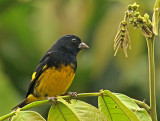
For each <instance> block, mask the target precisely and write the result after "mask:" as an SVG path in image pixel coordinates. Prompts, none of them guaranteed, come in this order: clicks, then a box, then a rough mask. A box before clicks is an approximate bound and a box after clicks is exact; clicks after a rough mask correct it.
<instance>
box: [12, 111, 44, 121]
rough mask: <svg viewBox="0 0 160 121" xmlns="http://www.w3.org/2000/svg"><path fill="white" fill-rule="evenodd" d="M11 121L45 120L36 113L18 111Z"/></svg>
mask: <svg viewBox="0 0 160 121" xmlns="http://www.w3.org/2000/svg"><path fill="white" fill-rule="evenodd" d="M11 121H45V119H44V118H43V117H42V116H41V115H40V114H38V113H37V112H34V111H18V112H17V113H16V115H14V116H13V118H12V120H11Z"/></svg>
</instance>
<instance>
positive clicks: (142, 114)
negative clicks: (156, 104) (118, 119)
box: [113, 93, 152, 121]
mask: <svg viewBox="0 0 160 121" xmlns="http://www.w3.org/2000/svg"><path fill="white" fill-rule="evenodd" d="M113 94H115V96H116V97H117V98H119V99H120V100H121V101H122V103H123V104H124V105H126V106H127V107H128V108H129V109H130V110H132V111H133V112H134V113H135V114H136V116H137V117H138V119H139V120H140V121H152V120H151V118H150V116H149V114H148V113H147V111H146V110H145V109H143V108H140V107H139V106H138V105H137V104H136V103H135V102H134V101H133V100H132V99H131V98H129V97H128V96H126V95H123V94H119V93H113Z"/></svg>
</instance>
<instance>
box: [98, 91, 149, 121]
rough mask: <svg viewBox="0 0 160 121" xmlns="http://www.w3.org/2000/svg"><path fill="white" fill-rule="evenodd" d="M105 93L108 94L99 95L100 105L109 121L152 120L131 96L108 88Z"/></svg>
mask: <svg viewBox="0 0 160 121" xmlns="http://www.w3.org/2000/svg"><path fill="white" fill-rule="evenodd" d="M104 93H105V94H106V96H99V97H98V106H99V109H100V110H101V111H102V112H103V113H104V114H105V115H106V117H107V119H108V121H139V120H140V121H151V118H150V116H149V115H148V114H147V112H146V111H145V110H144V109H141V108H139V107H138V105H137V104H136V103H135V102H134V101H133V100H132V99H131V98H129V97H127V96H125V95H123V94H118V93H111V92H110V91H108V90H105V91H104Z"/></svg>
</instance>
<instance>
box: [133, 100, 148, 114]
mask: <svg viewBox="0 0 160 121" xmlns="http://www.w3.org/2000/svg"><path fill="white" fill-rule="evenodd" d="M132 100H133V101H134V102H135V103H136V104H137V105H138V106H139V107H140V108H144V109H145V110H146V111H147V112H148V114H150V112H151V108H150V107H149V106H148V105H147V104H145V103H144V102H142V101H139V100H136V99H132Z"/></svg>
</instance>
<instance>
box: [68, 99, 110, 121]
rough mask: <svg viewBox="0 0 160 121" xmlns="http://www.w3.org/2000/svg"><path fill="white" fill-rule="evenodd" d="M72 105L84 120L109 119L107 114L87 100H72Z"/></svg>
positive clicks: (105, 120)
mask: <svg viewBox="0 0 160 121" xmlns="http://www.w3.org/2000/svg"><path fill="white" fill-rule="evenodd" d="M71 106H72V107H73V108H74V110H75V111H76V113H77V114H78V115H79V116H80V117H81V119H82V120H83V121H107V118H106V116H105V115H104V114H103V113H102V112H100V111H99V110H98V109H97V108H96V107H94V106H92V105H90V104H88V103H86V102H83V101H80V100H77V101H76V100H71Z"/></svg>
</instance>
